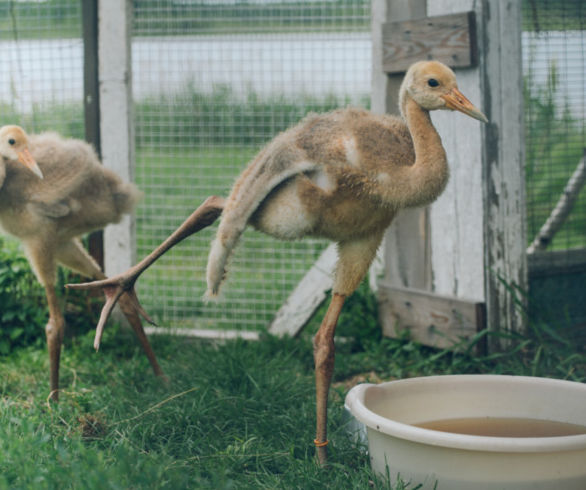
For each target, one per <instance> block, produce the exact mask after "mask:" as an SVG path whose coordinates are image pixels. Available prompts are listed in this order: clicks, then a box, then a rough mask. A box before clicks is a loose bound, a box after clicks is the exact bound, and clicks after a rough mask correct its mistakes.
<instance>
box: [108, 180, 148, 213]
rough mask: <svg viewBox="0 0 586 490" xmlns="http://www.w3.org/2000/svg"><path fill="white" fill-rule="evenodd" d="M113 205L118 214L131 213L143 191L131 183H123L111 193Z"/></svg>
mask: <svg viewBox="0 0 586 490" xmlns="http://www.w3.org/2000/svg"><path fill="white" fill-rule="evenodd" d="M113 196H114V205H115V206H116V211H118V213H119V214H128V213H131V212H132V210H133V209H134V208H135V206H136V204H137V203H138V201H139V200H140V199H141V198H142V196H143V193H142V192H141V191H139V190H138V188H137V187H136V186H135V185H133V184H123V185H121V186H120V187H119V188H118V189H116V190H115V191H114V193H113Z"/></svg>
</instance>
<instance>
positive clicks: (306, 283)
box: [269, 244, 338, 337]
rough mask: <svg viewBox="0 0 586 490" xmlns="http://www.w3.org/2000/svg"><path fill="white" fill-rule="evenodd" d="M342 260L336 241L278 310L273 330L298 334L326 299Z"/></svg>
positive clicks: (281, 333)
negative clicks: (335, 270)
mask: <svg viewBox="0 0 586 490" xmlns="http://www.w3.org/2000/svg"><path fill="white" fill-rule="evenodd" d="M337 260H338V253H337V250H336V245H335V244H331V245H329V246H328V247H327V248H326V249H325V250H324V251H323V252H322V254H321V255H320V257H319V258H318V259H317V261H316V262H315V264H313V266H312V267H311V269H309V271H308V272H307V274H305V276H304V277H303V279H302V280H301V281H300V282H299V284H298V285H297V287H296V288H295V290H294V291H293V292H292V293H291V295H290V296H289V298H288V299H287V301H285V303H284V304H283V306H281V308H280V309H279V311H278V312H277V313H276V314H275V318H274V319H273V321H272V322H271V325H270V327H269V333H271V334H273V335H278V336H283V335H290V336H291V337H295V336H296V335H297V334H299V332H300V331H301V330H302V329H303V327H304V326H305V324H306V323H307V322H308V321H309V319H310V318H311V315H312V314H313V312H314V311H315V310H316V309H317V308H318V307H319V306H320V305H321V304H322V303H323V301H324V300H325V299H326V297H327V292H328V290H330V289H332V285H333V283H334V269H335V266H336V262H337Z"/></svg>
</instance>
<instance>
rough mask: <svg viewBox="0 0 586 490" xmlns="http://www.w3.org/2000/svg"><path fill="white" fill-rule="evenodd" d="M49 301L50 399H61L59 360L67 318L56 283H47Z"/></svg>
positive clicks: (46, 332) (46, 291)
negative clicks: (62, 311) (61, 306)
mask: <svg viewBox="0 0 586 490" xmlns="http://www.w3.org/2000/svg"><path fill="white" fill-rule="evenodd" d="M45 293H46V295H47V303H48V305H49V321H48V322H47V325H46V326H45V335H46V337H47V349H48V351H49V369H50V387H51V391H50V393H49V399H51V400H54V401H58V400H59V362H60V359H61V345H62V344H63V330H64V328H65V319H64V318H63V314H62V313H61V309H60V308H59V301H58V299H57V293H56V292H55V285H54V284H46V285H45Z"/></svg>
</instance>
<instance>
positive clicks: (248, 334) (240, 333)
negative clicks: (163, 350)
mask: <svg viewBox="0 0 586 490" xmlns="http://www.w3.org/2000/svg"><path fill="white" fill-rule="evenodd" d="M144 331H145V333H146V334H147V335H174V336H179V337H191V338H195V339H202V340H220V341H223V340H235V339H242V340H259V338H260V335H259V333H258V332H255V331H252V330H212V329H200V328H166V327H150V326H147V327H144Z"/></svg>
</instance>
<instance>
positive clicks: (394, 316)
mask: <svg viewBox="0 0 586 490" xmlns="http://www.w3.org/2000/svg"><path fill="white" fill-rule="evenodd" d="M378 298H379V311H380V318H381V322H382V324H383V335H385V336H387V337H396V336H397V335H398V334H399V333H400V332H401V331H403V330H405V329H407V330H409V332H410V334H411V337H412V338H413V339H414V340H417V341H419V342H421V343H423V344H425V345H429V346H433V347H439V348H447V347H453V346H454V345H455V344H457V343H458V342H460V341H462V340H469V339H471V338H472V337H474V336H475V335H476V334H477V333H478V332H480V331H481V330H483V329H484V328H485V323H486V322H485V309H484V303H481V302H478V301H471V300H466V299H462V298H454V297H448V296H442V295H438V294H435V293H429V292H426V291H422V290H420V289H411V288H399V287H393V286H392V285H391V284H390V283H389V282H387V281H381V282H380V283H379V296H378Z"/></svg>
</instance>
